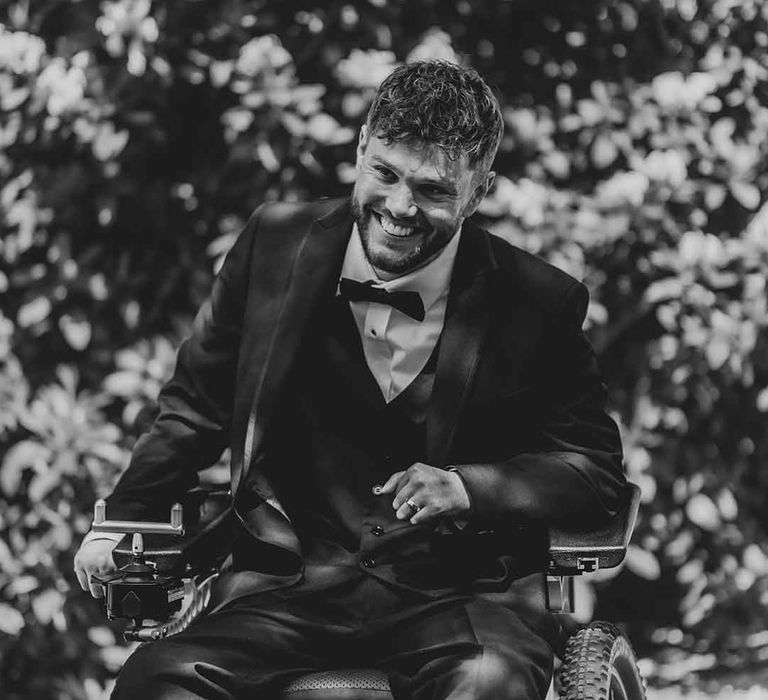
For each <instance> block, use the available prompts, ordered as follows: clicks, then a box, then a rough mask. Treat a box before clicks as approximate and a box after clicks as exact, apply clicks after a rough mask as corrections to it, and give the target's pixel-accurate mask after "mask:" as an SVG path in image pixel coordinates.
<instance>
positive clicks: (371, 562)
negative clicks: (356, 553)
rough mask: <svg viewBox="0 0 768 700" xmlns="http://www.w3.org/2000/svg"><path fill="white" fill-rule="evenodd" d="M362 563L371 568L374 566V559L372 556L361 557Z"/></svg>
mask: <svg viewBox="0 0 768 700" xmlns="http://www.w3.org/2000/svg"><path fill="white" fill-rule="evenodd" d="M362 563H363V566H364V567H365V568H366V569H372V568H373V567H374V566H376V560H375V559H374V558H373V557H366V558H365V559H363V562H362Z"/></svg>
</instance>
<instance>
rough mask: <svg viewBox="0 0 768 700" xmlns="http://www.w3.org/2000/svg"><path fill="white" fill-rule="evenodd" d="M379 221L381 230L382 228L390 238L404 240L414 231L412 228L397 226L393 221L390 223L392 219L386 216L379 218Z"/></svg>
mask: <svg viewBox="0 0 768 700" xmlns="http://www.w3.org/2000/svg"><path fill="white" fill-rule="evenodd" d="M380 221H381V228H383V229H384V230H385V231H386V232H387V233H388V234H390V235H391V236H400V237H402V238H405V237H406V236H410V235H411V234H412V233H413V231H414V229H413V227H409V226H399V225H398V224H396V223H395V222H394V221H392V219H390V218H388V217H386V216H381V217H380Z"/></svg>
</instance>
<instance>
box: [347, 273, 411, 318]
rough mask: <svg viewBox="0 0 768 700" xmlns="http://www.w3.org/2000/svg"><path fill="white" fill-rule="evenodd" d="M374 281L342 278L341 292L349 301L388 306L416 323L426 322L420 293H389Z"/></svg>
mask: <svg viewBox="0 0 768 700" xmlns="http://www.w3.org/2000/svg"><path fill="white" fill-rule="evenodd" d="M373 284H374V282H373V280H369V281H368V282H357V281H355V280H350V279H347V278H346V277H342V279H341V281H340V282H339V292H340V294H341V296H343V297H344V298H345V299H347V300H348V301H372V302H375V303H376V304H386V305H387V306H391V307H392V308H394V309H397V310H398V311H402V312H403V313H404V314H405V315H406V316H410V317H411V318H412V319H415V320H416V321H423V320H424V303H423V302H422V301H421V297H420V296H419V293H418V292H400V291H398V292H388V291H387V290H386V289H379V288H378V287H374V286H373Z"/></svg>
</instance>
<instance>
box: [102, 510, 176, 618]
mask: <svg viewBox="0 0 768 700" xmlns="http://www.w3.org/2000/svg"><path fill="white" fill-rule="evenodd" d="M105 509H106V506H105V503H104V501H97V502H96V505H95V507H94V518H93V530H94V531H95V532H118V533H124V534H130V535H131V536H132V538H131V559H130V561H129V562H128V563H127V564H125V565H124V566H122V567H120V568H119V569H118V570H117V571H114V572H111V573H108V574H104V575H94V576H93V577H92V578H93V580H94V581H96V582H97V583H99V584H101V585H102V586H103V587H104V599H105V607H106V611H107V617H108V618H109V619H110V620H114V619H119V618H125V619H129V620H131V623H132V625H131V628H132V629H139V628H141V627H142V626H143V624H144V621H145V620H153V621H156V620H167V619H168V618H169V617H170V616H171V615H172V614H173V613H175V612H178V611H179V610H180V609H181V603H182V600H183V598H184V584H183V581H182V579H181V577H179V576H174V575H167V574H162V573H158V571H157V567H156V564H155V563H154V562H148V561H147V560H146V557H145V552H144V535H149V534H156V535H174V536H177V537H181V536H183V535H184V525H183V509H182V506H181V504H179V503H176V504H174V506H173V507H172V508H171V515H170V521H169V522H167V523H160V522H135V521H124V520H107V519H106V512H105Z"/></svg>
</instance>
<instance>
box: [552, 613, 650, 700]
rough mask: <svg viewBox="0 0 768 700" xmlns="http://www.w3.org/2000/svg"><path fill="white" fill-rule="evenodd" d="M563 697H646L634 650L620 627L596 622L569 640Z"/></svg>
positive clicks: (589, 699)
mask: <svg viewBox="0 0 768 700" xmlns="http://www.w3.org/2000/svg"><path fill="white" fill-rule="evenodd" d="M560 698H561V700H645V683H644V682H643V678H642V676H641V675H640V672H639V671H638V670H637V661H636V660H635V652H634V651H632V646H631V645H630V643H629V641H628V640H627V638H626V637H625V636H624V635H623V634H622V633H621V631H620V630H619V629H618V628H617V627H614V626H613V625H611V624H608V623H607V622H593V623H592V624H591V625H589V626H588V627H585V628H583V629H581V630H579V631H578V632H577V633H576V634H574V635H573V636H572V637H571V638H570V639H569V640H568V645H567V646H566V649H565V655H564V657H563V665H562V668H561V669H560Z"/></svg>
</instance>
